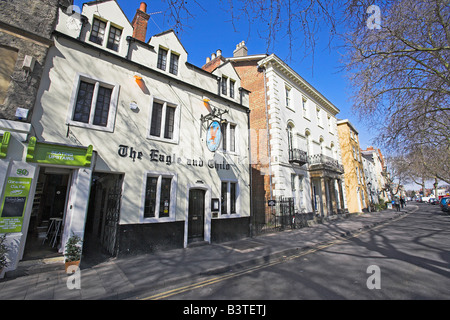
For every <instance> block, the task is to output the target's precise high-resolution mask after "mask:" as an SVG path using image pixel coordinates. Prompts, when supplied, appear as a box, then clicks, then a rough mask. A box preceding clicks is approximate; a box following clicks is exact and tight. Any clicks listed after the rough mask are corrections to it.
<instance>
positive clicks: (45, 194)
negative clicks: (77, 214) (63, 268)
mask: <svg viewBox="0 0 450 320" xmlns="http://www.w3.org/2000/svg"><path fill="white" fill-rule="evenodd" d="M70 178H71V171H70V170H69V169H59V168H41V172H40V173H39V177H38V181H37V184H36V191H35V196H34V199H33V207H32V211H31V217H30V223H29V226H28V233H27V240H26V245H25V250H24V255H23V260H36V259H44V258H51V257H57V256H61V253H59V252H58V251H60V250H59V249H60V247H61V236H62V234H63V231H64V218H65V212H66V207H67V198H68V193H69V189H70V188H69V183H70Z"/></svg>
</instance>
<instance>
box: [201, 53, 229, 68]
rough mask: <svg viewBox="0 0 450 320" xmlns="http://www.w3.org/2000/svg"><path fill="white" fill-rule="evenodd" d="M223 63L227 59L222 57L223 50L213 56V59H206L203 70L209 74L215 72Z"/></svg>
mask: <svg viewBox="0 0 450 320" xmlns="http://www.w3.org/2000/svg"><path fill="white" fill-rule="evenodd" d="M223 62H225V58H224V57H223V56H222V50H217V51H216V52H213V53H212V54H211V58H210V57H207V58H206V64H205V65H204V66H203V67H202V69H203V70H206V71H208V72H213V71H214V70H215V69H216V68H217V67H218V66H220V65H221V64H222V63H223Z"/></svg>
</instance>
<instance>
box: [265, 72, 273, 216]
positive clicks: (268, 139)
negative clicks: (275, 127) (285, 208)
mask: <svg viewBox="0 0 450 320" xmlns="http://www.w3.org/2000/svg"><path fill="white" fill-rule="evenodd" d="M263 72H264V101H265V107H266V126H267V156H268V158H269V171H268V173H269V190H270V200H273V190H272V153H271V152H270V127H269V110H268V105H267V77H266V68H265V67H264V68H263ZM271 211H273V207H271Z"/></svg>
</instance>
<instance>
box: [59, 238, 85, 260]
mask: <svg viewBox="0 0 450 320" xmlns="http://www.w3.org/2000/svg"><path fill="white" fill-rule="evenodd" d="M82 242H83V241H82V240H81V238H80V237H79V236H77V235H72V236H71V237H70V238H69V240H67V243H66V252H65V253H64V256H65V257H66V262H72V261H79V260H81V251H82V248H81V243H82Z"/></svg>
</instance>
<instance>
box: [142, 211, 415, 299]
mask: <svg viewBox="0 0 450 320" xmlns="http://www.w3.org/2000/svg"><path fill="white" fill-rule="evenodd" d="M406 216H407V215H403V216H400V217H399V218H395V219H392V220H390V221H388V222H385V223H382V224H380V225H378V226H375V227H373V228H369V229H367V230H364V231H361V232H358V233H355V234H352V235H351V236H348V237H346V238H343V239H337V240H334V241H332V242H329V243H326V244H322V245H319V246H317V247H315V248H312V249H309V250H306V251H302V252H300V253H298V254H294V255H290V256H283V257H281V258H278V259H277V260H275V261H272V262H268V263H265V264H263V265H259V266H255V267H250V268H248V269H245V270H242V271H237V272H234V273H231V274H226V275H223V276H220V277H215V278H212V279H208V280H204V281H200V282H197V283H194V284H190V285H187V286H183V287H178V288H175V289H172V290H169V291H165V292H161V293H158V294H155V295H152V296H148V297H145V298H138V299H139V300H160V299H164V298H168V297H171V296H174V295H177V294H180V293H183V292H186V291H190V290H193V289H199V288H202V287H206V286H209V285H212V284H214V283H217V282H221V281H225V280H228V279H232V278H236V277H239V276H241V275H244V274H247V273H251V272H254V271H257V270H261V269H264V268H268V267H271V266H274V265H277V264H280V263H283V262H287V261H291V260H295V259H298V258H300V257H303V256H305V255H308V254H311V253H314V252H317V251H320V250H323V249H325V248H328V247H331V246H334V245H336V244H339V243H342V242H344V241H347V240H349V239H352V238H357V237H359V236H360V235H362V234H365V233H367V232H369V231H371V230H374V229H379V228H381V227H383V226H385V225H388V224H390V223H392V222H395V221H398V220H401V219H403V218H405V217H406Z"/></svg>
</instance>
